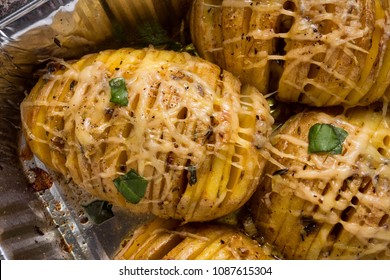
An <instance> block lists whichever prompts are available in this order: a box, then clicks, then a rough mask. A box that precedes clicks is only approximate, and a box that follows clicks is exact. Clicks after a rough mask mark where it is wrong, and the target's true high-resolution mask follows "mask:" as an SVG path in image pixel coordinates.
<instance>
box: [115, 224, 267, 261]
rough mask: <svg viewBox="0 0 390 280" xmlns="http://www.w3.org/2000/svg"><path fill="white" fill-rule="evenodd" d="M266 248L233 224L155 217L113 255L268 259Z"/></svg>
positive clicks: (131, 258)
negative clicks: (182, 223)
mask: <svg viewBox="0 0 390 280" xmlns="http://www.w3.org/2000/svg"><path fill="white" fill-rule="evenodd" d="M268 251H269V250H268V249H266V248H263V247H261V246H260V245H259V244H258V243H257V241H255V240H253V239H251V238H249V237H248V236H247V235H245V234H244V233H242V232H240V231H239V230H237V229H235V228H234V227H231V226H227V225H222V224H212V223H195V224H186V225H184V226H183V225H181V226H180V221H177V220H164V219H155V220H152V221H151V222H149V223H147V224H145V225H142V226H141V227H139V228H138V229H136V230H135V232H134V233H133V235H132V236H131V238H129V239H127V240H125V241H124V242H123V246H122V248H120V249H119V251H118V252H117V253H116V255H115V257H114V258H115V259H121V260H134V259H135V260H271V259H273V257H272V256H271V254H270V252H268Z"/></svg>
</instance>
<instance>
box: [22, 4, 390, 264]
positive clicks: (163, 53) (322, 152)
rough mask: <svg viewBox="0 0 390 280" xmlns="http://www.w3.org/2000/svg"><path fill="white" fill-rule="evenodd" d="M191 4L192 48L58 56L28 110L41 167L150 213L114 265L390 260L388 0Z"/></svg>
mask: <svg viewBox="0 0 390 280" xmlns="http://www.w3.org/2000/svg"><path fill="white" fill-rule="evenodd" d="M108 2H110V1H108ZM165 2H167V1H165ZM165 2H164V3H165ZM168 2H171V1H168ZM134 3H135V2H134ZM137 3H140V4H139V5H134V7H133V6H132V9H131V10H132V13H134V14H139V15H142V10H144V9H146V10H148V14H150V13H151V14H153V15H154V14H155V8H156V7H155V6H154V5H155V4H152V3H150V1H138V2H137ZM147 3H149V4H147ZM175 3H176V2H175ZM141 7H142V9H141ZM137 9H140V10H137ZM135 10H137V13H135ZM183 12H184V11H183ZM188 12H189V13H188V15H189V16H188V20H189V27H188V28H189V32H190V35H191V36H190V37H191V43H193V45H194V46H195V51H196V53H195V55H194V54H190V53H187V52H185V50H186V48H181V49H180V50H179V49H175V50H164V49H162V46H157V45H154V46H153V43H151V45H150V46H148V47H143V48H138V47H134V46H132V47H123V48H120V49H115V50H114V49H110V50H103V51H101V52H98V53H94V54H90V55H86V56H83V57H81V58H80V59H78V60H75V61H63V60H60V59H56V60H54V61H53V62H50V63H49V64H48V66H47V68H46V72H45V74H44V75H43V76H41V77H40V79H39V81H38V82H37V83H36V85H35V86H34V88H33V89H32V90H31V92H30V93H29V95H28V96H27V97H26V98H25V100H24V101H23V102H22V104H21V117H22V128H23V132H24V136H25V138H26V140H27V143H28V145H29V147H30V149H31V150H32V152H33V153H34V154H35V155H36V156H37V157H38V158H39V159H40V160H41V161H42V162H43V163H44V164H45V165H46V166H47V167H48V168H50V169H51V170H53V171H55V172H58V173H60V174H62V175H63V176H65V177H66V178H68V179H71V180H73V181H74V183H75V184H77V185H78V186H79V187H80V188H82V189H84V190H86V191H88V192H89V193H91V194H93V195H95V196H96V197H98V198H99V199H102V200H105V201H108V202H109V203H112V204H113V205H115V206H118V207H122V208H124V209H128V210H129V211H133V212H139V213H148V214H152V215H154V216H155V217H156V218H155V219H153V220H152V221H150V222H149V223H147V224H145V225H142V226H141V227H140V228H139V229H137V230H136V231H135V232H134V233H129V236H128V238H126V240H125V241H124V242H123V244H122V246H120V248H119V249H118V252H117V254H116V255H115V256H114V258H116V259H274V258H275V257H274V256H275V255H277V256H278V258H279V257H281V258H285V259H389V258H390V229H389V223H390V218H389V214H390V169H389V168H390V115H389V114H390V113H389V111H388V109H387V106H388V101H389V98H390V90H389V89H388V88H389V84H390V77H389V75H390V73H389V70H390V55H389V54H388V52H389V45H390V43H389V34H390V32H389V31H390V23H389V16H390V15H389V12H390V7H389V2H388V1H380V0H372V1H369V0H354V1H309V0H299V1H298V0H290V1H286V0H278V1H260V0H257V1H256V0H253V1H247V0H245V1H244V0H229V1H228V0H194V1H192V6H191V8H190V9H189V11H188ZM120 18H121V20H122V21H124V22H126V20H125V19H124V15H121V17H120ZM183 18H185V16H183ZM143 20H144V18H143ZM143 26H144V27H145V26H147V25H143ZM149 26H152V25H149ZM183 29H185V28H183V24H182V25H181V30H182V31H183ZM154 31H155V30H154ZM160 35H161V34H160ZM153 42H155V41H153ZM163 43H164V44H163V45H164V46H163V47H167V46H168V47H169V46H172V44H171V43H172V41H169V40H168V41H164V42H163ZM176 46H177V45H176ZM335 106H337V107H335ZM275 107H277V110H275ZM276 124H277V125H276ZM243 209H244V210H243ZM241 210H243V211H248V213H249V215H250V217H249V218H248V217H247V218H248V220H242V219H241V218H242V216H240V215H233V217H234V220H235V222H234V223H232V224H233V225H227V224H226V223H221V221H223V220H224V219H223V218H224V217H226V216H228V217H229V215H232V213H236V212H237V211H241ZM248 221H251V222H250V223H249V224H248V223H247V222H248Z"/></svg>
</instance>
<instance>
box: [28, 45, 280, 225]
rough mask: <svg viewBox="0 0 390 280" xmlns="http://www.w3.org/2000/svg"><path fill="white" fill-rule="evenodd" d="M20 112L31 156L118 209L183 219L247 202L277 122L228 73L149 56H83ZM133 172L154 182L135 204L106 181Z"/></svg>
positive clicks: (192, 60)
mask: <svg viewBox="0 0 390 280" xmlns="http://www.w3.org/2000/svg"><path fill="white" fill-rule="evenodd" d="M117 77H122V78H124V79H125V84H126V89H127V91H128V101H129V102H128V105H127V106H119V105H116V104H114V103H112V102H110V98H111V92H110V86H109V81H110V80H111V79H113V78H117ZM65 81H66V82H65ZM70 81H72V82H70ZM64 84H65V85H66V86H65V85H64ZM66 87H68V88H66ZM59 88H61V90H59ZM57 90H59V91H58V92H57ZM240 92H241V95H240ZM21 108H22V116H23V117H24V118H23V126H24V130H25V131H26V135H27V136H28V137H29V138H30V139H32V142H31V147H32V150H33V152H35V153H36V154H37V156H38V157H40V158H41V159H42V160H43V162H45V163H47V164H48V165H49V166H50V167H52V168H54V169H56V170H57V171H60V172H62V173H63V174H64V175H66V176H68V177H70V178H72V179H73V180H74V181H75V183H76V184H78V185H80V186H82V187H83V188H85V189H86V190H88V191H90V192H91V193H93V194H95V195H97V196H99V197H102V198H104V199H107V200H109V201H111V202H114V204H116V205H121V206H125V207H128V208H130V209H132V210H134V211H152V212H153V213H155V214H158V215H161V216H164V217H176V218H183V219H186V220H192V219H198V220H203V219H212V218H213V217H216V216H220V215H224V214H227V213H228V212H230V211H231V210H232V209H233V208H238V207H240V206H241V205H242V204H243V203H244V202H245V201H246V200H247V199H249V197H250V196H251V194H252V193H253V191H254V190H255V186H256V182H257V181H258V179H259V176H260V174H261V171H262V167H263V166H264V163H265V160H264V159H262V158H261V154H260V152H259V151H260V150H261V149H262V147H263V146H264V145H266V143H267V142H268V136H269V134H270V131H271V125H272V122H273V119H272V117H271V116H270V114H269V107H268V104H267V102H266V101H265V99H264V97H263V96H262V95H261V94H260V93H259V92H258V91H257V90H255V89H254V88H253V87H249V86H248V87H241V84H240V82H239V81H238V79H236V78H235V77H233V76H232V75H231V74H230V73H228V72H224V71H221V69H220V68H219V67H217V66H215V65H213V64H211V63H209V62H206V61H204V60H201V59H199V58H196V57H192V56H190V55H188V54H185V53H174V52H169V51H157V50H153V49H145V50H132V49H121V50H118V51H105V52H101V53H99V54H95V55H90V56H87V57H85V58H83V59H81V60H79V61H78V62H76V63H74V64H72V65H67V69H65V70H63V71H61V72H58V73H54V74H53V75H51V79H50V80H49V81H45V82H40V83H39V84H38V85H37V86H36V87H35V88H34V89H33V91H32V93H31V94H30V95H29V96H28V97H27V98H26V100H25V101H24V102H23V103H22V105H21ZM28 114H32V116H39V118H38V117H37V118H35V117H33V118H30V119H29V118H26V116H27V115H28ZM31 121H33V122H35V123H32V122H31ZM54 138H55V139H57V138H58V139H60V140H61V143H63V147H59V146H58V145H57V146H56V144H57V143H56V142H58V141H56V142H53V139H54ZM43 146H44V147H45V149H42V147H43ZM53 150H56V151H58V153H52V151H53ZM47 151H49V154H50V156H48V155H47ZM189 166H191V167H192V168H196V170H197V182H196V184H195V185H194V186H191V185H188V184H189V183H187V181H188V177H189V175H188V174H187V172H189V171H188V169H189ZM130 169H135V170H136V171H137V172H138V173H139V174H140V175H141V176H143V177H144V178H145V179H146V180H148V181H149V182H150V183H149V187H148V189H147V192H146V194H145V198H144V199H143V200H142V201H141V202H140V203H139V204H138V205H131V204H130V203H127V202H126V201H125V199H124V197H123V196H122V195H121V194H120V193H118V191H117V189H116V187H115V185H114V184H113V182H112V180H113V179H114V178H116V177H118V176H119V175H122V174H124V173H125V172H127V171H129V170H130ZM233 169H234V170H236V171H235V172H232V173H231V174H229V171H230V170H233ZM210 170H211V171H212V173H210ZM209 173H210V175H209ZM240 174H242V175H240ZM223 177H224V179H222V178H223ZM211 182H214V183H211ZM239 184H243V185H242V186H241V185H240V187H237V185H239ZM187 185H188V186H187ZM236 189H237V191H236ZM230 197H232V198H230ZM202 203H205V204H206V205H207V207H206V206H202ZM210 205H211V209H212V210H210V208H209V207H210ZM199 209H203V210H199ZM195 210H196V211H195Z"/></svg>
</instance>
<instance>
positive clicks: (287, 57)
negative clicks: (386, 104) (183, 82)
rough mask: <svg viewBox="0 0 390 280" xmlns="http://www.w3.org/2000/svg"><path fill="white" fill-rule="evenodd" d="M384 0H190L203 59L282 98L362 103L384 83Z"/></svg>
mask: <svg viewBox="0 0 390 280" xmlns="http://www.w3.org/2000/svg"><path fill="white" fill-rule="evenodd" d="M389 12H390V9H389V2H388V1H381V0H372V1H366V0H358V1H321V0H318V1H312V0H310V1H309V0H276V1H263V0H253V1H246V0H195V1H194V2H193V7H192V10H191V33H192V40H193V42H194V45H195V47H196V49H197V51H198V53H199V54H200V55H201V56H202V57H204V58H206V59H207V60H209V61H211V62H214V63H216V64H218V65H220V66H221V67H222V68H224V69H226V70H228V71H230V72H232V73H233V74H234V75H236V76H238V77H239V78H240V79H241V80H242V81H243V82H244V83H249V84H253V85H255V86H256V87H257V88H258V89H259V90H260V91H261V92H263V93H267V92H274V91H275V92H276V97H277V98H278V99H279V100H281V101H284V102H300V103H304V104H308V105H312V106H332V105H340V104H341V105H346V106H355V105H367V104H370V103H372V102H374V101H377V100H379V99H380V98H381V97H382V96H383V94H384V92H385V90H386V88H387V87H388V85H389V83H390V77H389V75H390V73H389V70H390V50H389V44H390V43H389V34H390V33H389V31H390V17H389V16H390V13H389Z"/></svg>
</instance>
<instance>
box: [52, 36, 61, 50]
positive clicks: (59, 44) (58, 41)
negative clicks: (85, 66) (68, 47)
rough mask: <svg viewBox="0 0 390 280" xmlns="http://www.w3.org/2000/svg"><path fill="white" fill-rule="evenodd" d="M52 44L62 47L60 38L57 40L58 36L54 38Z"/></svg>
mask: <svg viewBox="0 0 390 280" xmlns="http://www.w3.org/2000/svg"><path fill="white" fill-rule="evenodd" d="M54 44H56V45H57V46H58V47H60V48H61V47H62V45H61V41H60V40H58V38H54Z"/></svg>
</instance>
